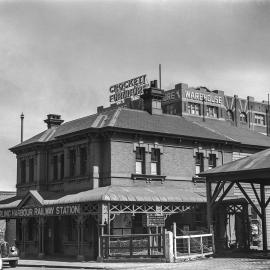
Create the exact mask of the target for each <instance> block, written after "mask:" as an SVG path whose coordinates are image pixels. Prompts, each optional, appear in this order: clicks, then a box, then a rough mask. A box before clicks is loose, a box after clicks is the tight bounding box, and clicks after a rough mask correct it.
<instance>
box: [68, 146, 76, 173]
mask: <svg viewBox="0 0 270 270" xmlns="http://www.w3.org/2000/svg"><path fill="white" fill-rule="evenodd" d="M69 168H70V172H69V175H70V176H75V170H76V151H75V149H72V150H69Z"/></svg>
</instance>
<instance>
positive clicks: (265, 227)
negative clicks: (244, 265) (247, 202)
mask: <svg viewBox="0 0 270 270" xmlns="http://www.w3.org/2000/svg"><path fill="white" fill-rule="evenodd" d="M260 192H261V213H262V238H263V250H264V251H267V226H266V211H265V208H266V207H265V188H264V185H263V184H260Z"/></svg>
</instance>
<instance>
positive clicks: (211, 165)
mask: <svg viewBox="0 0 270 270" xmlns="http://www.w3.org/2000/svg"><path fill="white" fill-rule="evenodd" d="M208 160H209V161H208V167H209V169H212V168H215V167H216V166H217V157H216V154H209V159H208Z"/></svg>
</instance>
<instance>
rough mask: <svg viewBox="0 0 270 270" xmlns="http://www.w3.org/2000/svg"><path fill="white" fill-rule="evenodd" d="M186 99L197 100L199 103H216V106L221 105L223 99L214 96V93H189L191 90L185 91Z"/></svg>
mask: <svg viewBox="0 0 270 270" xmlns="http://www.w3.org/2000/svg"><path fill="white" fill-rule="evenodd" d="M184 97H185V98H186V99H192V100H199V101H205V102H210V103H216V104H222V103H223V97H222V96H219V95H216V94H214V93H209V94H208V93H202V92H199V91H191V90H185V96H184Z"/></svg>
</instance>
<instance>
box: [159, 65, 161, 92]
mask: <svg viewBox="0 0 270 270" xmlns="http://www.w3.org/2000/svg"><path fill="white" fill-rule="evenodd" d="M159 89H161V64H159Z"/></svg>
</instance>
